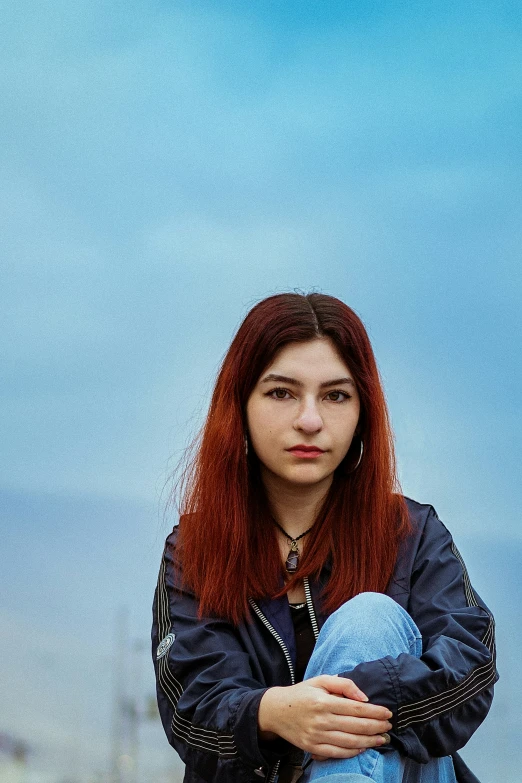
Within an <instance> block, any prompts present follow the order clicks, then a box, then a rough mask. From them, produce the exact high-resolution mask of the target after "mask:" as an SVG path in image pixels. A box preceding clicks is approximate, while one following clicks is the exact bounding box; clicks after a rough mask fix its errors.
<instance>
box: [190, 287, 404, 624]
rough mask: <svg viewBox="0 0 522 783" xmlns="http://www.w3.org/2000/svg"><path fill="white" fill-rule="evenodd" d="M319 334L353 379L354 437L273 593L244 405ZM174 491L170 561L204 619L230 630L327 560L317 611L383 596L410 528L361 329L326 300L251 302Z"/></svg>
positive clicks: (273, 549)
mask: <svg viewBox="0 0 522 783" xmlns="http://www.w3.org/2000/svg"><path fill="white" fill-rule="evenodd" d="M317 337H329V338H330V339H331V340H332V341H333V343H334V345H335V346H336V349H337V351H338V353H339V355H340V357H341V358H342V359H343V361H344V362H345V363H346V365H347V366H348V368H349V369H350V372H351V373H352V376H353V378H354V381H355V383H356V386H357V389H358V392H359V398H360V404H361V413H360V418H359V424H358V430H357V431H358V434H359V435H360V437H361V438H362V440H363V442H364V454H363V457H362V460H361V463H360V465H359V466H358V467H357V469H356V470H354V471H353V472H350V470H349V468H350V466H353V464H354V463H355V462H356V461H357V457H358V454H359V449H360V446H359V441H358V438H357V437H356V438H354V441H353V448H352V447H350V450H349V451H348V454H347V455H346V457H345V459H344V460H343V462H342V463H341V465H340V466H339V467H338V468H337V470H336V471H335V474H334V479H333V482H332V485H331V487H330V490H329V492H328V494H327V496H326V498H325V500H324V503H323V505H322V508H321V510H320V512H319V514H318V516H317V519H316V521H315V524H314V533H313V537H312V536H310V539H309V542H308V546H307V547H306V548H305V550H304V553H303V555H302V557H301V561H300V566H299V570H298V572H297V573H296V574H295V576H294V577H293V578H292V579H291V580H290V581H289V582H288V583H287V584H286V586H285V588H284V589H283V590H282V589H281V577H282V574H283V565H282V563H281V557H280V552H279V547H278V544H277V537H276V530H275V526H274V524H273V522H272V517H271V514H270V509H269V507H268V501H267V498H266V495H265V492H264V488H263V485H262V482H261V477H260V471H259V460H258V459H257V457H256V455H255V453H253V449H252V448H250V449H249V453H248V456H247V454H246V453H245V433H246V431H247V429H246V413H245V411H246V405H247V401H248V399H249V397H250V394H251V393H252V391H253V389H254V387H255V385H256V383H257V381H258V379H259V377H260V375H261V373H262V372H263V371H264V370H265V368H266V367H268V365H269V364H271V363H272V361H273V360H274V358H275V355H276V354H277V352H278V351H279V350H280V349H281V348H283V347H284V346H285V345H288V344H289V343H292V342H304V341H307V340H313V339H315V338H317ZM196 446H197V448H196V450H195V452H194V455H193V457H192V459H190V461H189V464H188V466H187V467H186V469H185V471H184V473H183V475H182V479H181V482H180V484H179V488H180V490H181V503H180V514H181V516H180V523H179V528H180V531H179V533H180V537H179V546H178V548H177V554H178V557H179V559H180V560H181V563H182V566H183V580H184V583H185V584H186V585H187V586H188V587H189V588H190V589H192V590H193V591H194V593H195V594H196V596H197V597H198V599H199V603H200V612H201V613H202V614H214V615H217V616H220V617H223V618H226V619H228V620H230V621H231V622H233V623H236V624H237V623H239V622H240V621H241V620H243V619H245V618H246V617H247V616H248V614H249V605H248V599H249V598H250V597H252V598H260V597H262V596H275V595H281V594H283V593H284V592H285V591H286V590H288V589H289V588H290V587H291V586H292V585H293V584H294V583H295V582H296V581H297V580H298V579H301V578H302V577H303V576H309V575H318V574H319V572H320V570H321V568H322V566H323V565H324V563H325V561H326V560H327V558H328V557H329V555H331V557H332V573H333V575H334V576H333V577H332V578H331V579H330V581H329V583H328V585H327V587H326V589H325V591H324V594H323V600H324V607H325V610H326V611H327V612H331V611H333V610H335V609H337V608H338V607H339V606H340V605H341V604H342V603H343V602H344V601H346V600H348V599H349V598H351V597H353V596H354V595H357V593H360V592H364V591H367V590H371V591H375V592H383V591H384V590H385V588H386V585H387V583H388V581H389V579H390V577H391V575H392V571H393V567H394V564H395V560H396V557H397V549H398V544H399V540H400V538H401V537H402V536H403V535H404V534H405V533H406V532H407V530H408V529H409V521H408V515H407V510H406V505H405V502H404V499H403V497H402V495H401V494H398V489H399V485H398V481H397V477H396V468H395V456H394V448H393V435H392V432H391V428H390V424H389V418H388V411H387V407H386V401H385V397H384V392H383V388H382V384H381V381H380V377H379V371H378V369H377V365H376V362H375V357H374V354H373V350H372V347H371V344H370V340H369V338H368V335H367V333H366V330H365V328H364V325H363V323H362V321H361V320H360V318H359V317H358V316H357V315H356V313H355V312H354V311H353V310H351V309H350V308H349V307H348V306H347V305H346V304H344V303H343V302H341V301H340V300H339V299H336V298H334V297H332V296H327V295H325V294H319V293H312V294H308V295H306V296H305V295H301V294H296V293H287V294H277V295H276V296H270V297H268V298H267V299H264V300H263V301H261V302H259V303H258V304H257V305H255V306H254V307H253V308H252V309H251V310H250V312H249V313H248V315H247V316H246V318H245V319H244V321H243V323H242V324H241V326H240V327H239V329H238V331H237V333H236V335H235V337H234V339H233V341H232V344H231V346H230V348H229V350H228V352H227V354H226V356H225V358H224V360H223V363H222V365H221V369H220V371H219V374H218V377H217V380H216V384H215V388H214V392H213V395H212V400H211V403H210V408H209V412H208V416H207V419H206V423H205V425H204V427H203V430H202V432H201V434H200V438H199V440H198V442H197V444H196Z"/></svg>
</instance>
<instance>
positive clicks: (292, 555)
mask: <svg viewBox="0 0 522 783" xmlns="http://www.w3.org/2000/svg"><path fill="white" fill-rule="evenodd" d="M298 566H299V549H298V548H297V541H292V543H291V545H290V552H289V553H288V557H287V558H286V563H285V567H286V570H287V571H288V573H289V574H295V572H296V571H297V569H298Z"/></svg>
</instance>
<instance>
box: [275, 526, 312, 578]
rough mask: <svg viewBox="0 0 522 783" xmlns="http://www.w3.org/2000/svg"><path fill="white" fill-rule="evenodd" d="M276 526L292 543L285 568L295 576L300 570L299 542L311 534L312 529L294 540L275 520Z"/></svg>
mask: <svg viewBox="0 0 522 783" xmlns="http://www.w3.org/2000/svg"><path fill="white" fill-rule="evenodd" d="M274 525H275V526H276V527H277V528H279V530H280V531H281V533H282V534H283V535H284V536H286V537H287V539H288V540H289V541H290V551H289V552H288V556H287V558H286V562H285V567H286V570H287V571H288V573H289V574H295V572H296V571H297V569H298V568H299V548H298V546H297V542H298V541H299V539H300V538H303V536H306V534H307V533H309V532H310V530H311V529H312V527H313V525H312V527H309V528H308V530H305V532H304V533H301V535H300V536H297V537H296V538H292V536H289V535H288V533H287V532H286V530H283V528H282V527H281V525H279V524H278V523H277V522H276V521H275V519H274Z"/></svg>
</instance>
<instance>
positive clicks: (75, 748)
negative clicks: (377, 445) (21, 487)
mask: <svg viewBox="0 0 522 783" xmlns="http://www.w3.org/2000/svg"><path fill="white" fill-rule="evenodd" d="M158 508H159V507H156V508H153V507H147V506H146V505H145V504H138V503H134V504H133V503H127V504H124V503H122V502H118V501H110V500H107V499H105V500H101V499H96V498H89V497H83V498H82V497H76V498H75V497H64V496H60V495H50V494H41V493H32V494H31V493H18V492H6V491H4V492H1V493H0V509H1V512H0V513H1V517H0V523H1V524H0V528H1V531H2V541H3V546H4V566H3V574H2V576H3V588H2V599H1V608H0V636H1V638H2V649H3V654H2V658H1V663H0V668H1V680H2V683H3V686H2V711H1V718H0V779H1V780H2V782H3V783H4V781H5V783H114V781H121V782H122V783H149V782H150V783H152V781H154V782H155V783H178V781H181V780H182V764H181V763H180V761H179V759H178V757H177V755H176V753H175V751H174V750H173V749H172V748H170V746H169V745H168V744H167V741H166V739H165V736H164V733H163V729H162V727H161V724H160V722H159V718H158V715H157V710H156V708H155V700H154V693H155V684H154V675H153V667H152V662H151V658H150V649H149V630H150V620H151V603H152V596H153V592H154V587H155V581H156V576H157V570H158V565H159V559H160V556H161V551H162V547H163V540H164V537H165V536H166V534H167V533H168V530H167V527H168V524H167V523H166V522H165V521H164V520H163V518H162V514H161V513H159V510H158ZM493 532H496V531H493ZM457 543H458V546H459V548H460V550H461V552H462V554H463V556H464V558H465V560H466V564H467V566H468V570H469V572H470V575H471V579H472V582H473V584H474V586H475V589H477V590H478V592H479V593H480V594H481V595H482V596H483V597H485V599H486V601H487V603H488V604H489V606H490V608H491V609H492V610H493V611H494V613H495V616H496V620H497V639H498V667H499V671H500V674H501V679H500V681H499V683H498V685H497V691H496V697H495V701H494V704H493V708H492V710H491V713H490V715H489V716H488V718H487V719H486V721H485V723H484V725H483V726H482V727H481V728H480V729H479V731H478V732H477V734H476V735H475V737H474V738H473V739H472V740H471V742H470V743H469V744H468V746H467V748H466V749H465V750H464V751H463V755H464V757H465V758H466V760H467V762H468V764H470V766H471V767H472V769H473V771H474V772H475V774H477V776H478V777H479V779H480V780H481V781H483V783H519V781H520V753H519V750H518V746H517V737H518V728H517V725H518V724H517V720H516V715H517V713H518V705H519V704H520V700H521V698H522V687H521V681H520V678H519V677H518V676H516V674H517V671H518V666H517V662H518V658H519V651H520V649H521V645H522V624H521V622H520V608H519V597H520V592H521V586H522V577H521V570H520V563H521V562H522V542H520V541H519V540H515V539H502V537H501V536H499V535H494V536H492V537H491V539H487V538H484V539H480V540H478V539H472V538H465V537H461V538H459V539H457Z"/></svg>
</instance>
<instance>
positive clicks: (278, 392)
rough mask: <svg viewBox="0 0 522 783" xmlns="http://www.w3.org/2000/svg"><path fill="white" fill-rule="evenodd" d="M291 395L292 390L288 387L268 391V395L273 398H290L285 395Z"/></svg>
mask: <svg viewBox="0 0 522 783" xmlns="http://www.w3.org/2000/svg"><path fill="white" fill-rule="evenodd" d="M286 394H288V395H290V392H289V391H288V389H282V388H278V389H271V390H270V391H269V392H267V393H266V396H267V397H271V398H272V399H273V400H288V399H289V397H286V396H285V395H286Z"/></svg>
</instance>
